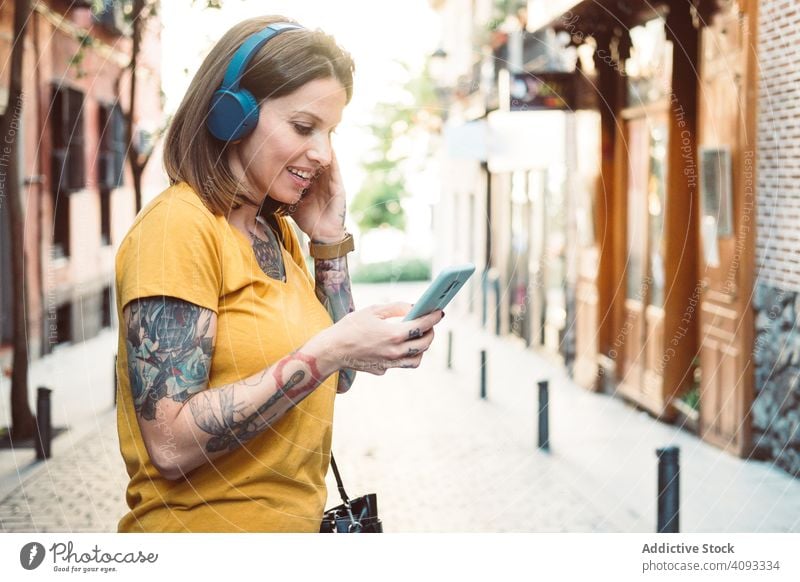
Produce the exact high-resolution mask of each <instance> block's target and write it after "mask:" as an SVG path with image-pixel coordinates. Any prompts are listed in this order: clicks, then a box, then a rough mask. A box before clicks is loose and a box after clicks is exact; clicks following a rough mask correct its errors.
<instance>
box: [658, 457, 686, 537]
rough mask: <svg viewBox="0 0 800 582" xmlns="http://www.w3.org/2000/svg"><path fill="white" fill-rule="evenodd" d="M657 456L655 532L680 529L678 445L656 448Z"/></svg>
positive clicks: (675, 531) (669, 531) (670, 531)
mask: <svg viewBox="0 0 800 582" xmlns="http://www.w3.org/2000/svg"><path fill="white" fill-rule="evenodd" d="M656 455H657V456H658V523H657V526H656V527H657V529H656V531H657V533H678V532H679V531H680V525H679V519H678V518H679V512H680V465H679V463H678V457H679V455H680V449H679V448H678V447H664V448H662V449H656Z"/></svg>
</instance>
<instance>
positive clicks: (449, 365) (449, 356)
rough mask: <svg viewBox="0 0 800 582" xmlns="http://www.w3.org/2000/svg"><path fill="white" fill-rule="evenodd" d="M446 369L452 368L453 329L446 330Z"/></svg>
mask: <svg viewBox="0 0 800 582" xmlns="http://www.w3.org/2000/svg"><path fill="white" fill-rule="evenodd" d="M447 369H448V370H452V369H453V330H452V329H448V330H447Z"/></svg>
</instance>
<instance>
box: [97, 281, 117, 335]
mask: <svg viewBox="0 0 800 582" xmlns="http://www.w3.org/2000/svg"><path fill="white" fill-rule="evenodd" d="M112 299H113V297H112V295H111V287H110V286H106V287H104V288H103V302H102V305H103V306H102V310H103V312H102V313H101V314H100V322H101V325H102V326H103V327H111V309H112V307H113V306H114V303H113V302H112Z"/></svg>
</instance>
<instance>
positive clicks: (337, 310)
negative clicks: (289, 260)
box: [314, 257, 356, 393]
mask: <svg viewBox="0 0 800 582" xmlns="http://www.w3.org/2000/svg"><path fill="white" fill-rule="evenodd" d="M314 278H315V279H316V285H315V288H314V291H315V293H316V294H317V299H319V302H320V303H322V305H324V306H325V309H327V310H328V313H329V314H330V316H331V319H333V321H334V323H335V322H337V321H339V320H340V319H341V318H343V317H344V316H345V315H347V314H348V313H351V312H352V311H354V310H355V307H354V305H353V292H352V290H351V288H350V273H349V271H348V269H347V257H339V258H337V259H326V260H322V259H317V260H316V261H314ZM355 375H356V373H355V371H354V370H351V369H349V368H343V369H342V370H341V371H340V372H339V389H338V392H339V393H342V392H347V391H348V390H349V389H350V387H351V386H352V385H353V380H354V379H355Z"/></svg>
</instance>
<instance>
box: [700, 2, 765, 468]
mask: <svg viewBox="0 0 800 582" xmlns="http://www.w3.org/2000/svg"><path fill="white" fill-rule="evenodd" d="M756 4H757V3H756V2H750V3H743V4H739V3H736V2H734V3H731V4H729V5H728V7H727V8H726V9H725V10H724V11H723V12H720V13H717V14H716V15H714V16H713V18H712V20H711V23H710V25H709V26H708V27H706V28H705V29H704V30H703V33H702V40H701V43H702V52H701V55H702V57H701V58H702V61H701V69H700V70H701V91H700V93H699V99H698V107H699V131H698V136H699V142H698V143H699V148H698V149H699V151H698V158H699V160H698V164H699V168H700V203H701V210H700V220H701V228H700V236H701V245H700V249H699V250H700V257H699V259H700V263H699V264H700V265H701V273H700V274H701V288H702V299H701V310H700V366H701V375H702V380H701V385H700V417H699V421H700V432H701V435H702V437H703V438H704V439H705V440H707V441H709V442H712V443H714V444H716V445H717V446H720V447H722V448H724V449H729V450H730V451H732V452H733V453H735V454H738V455H741V456H744V455H747V454H748V452H749V448H750V423H749V417H748V411H749V409H750V405H751V404H752V398H753V396H752V394H753V372H752V369H751V362H750V351H751V347H752V341H753V337H752V334H753V316H752V310H751V307H750V303H749V301H750V293H751V290H752V288H753V256H752V253H753V251H752V249H753V246H754V244H755V240H754V229H755V222H756V217H755V208H754V204H753V203H754V188H755V131H756V127H755V121H754V115H755V112H754V106H755V91H756V88H755V87H756V82H755V68H754V63H753V59H754V56H753V53H754V50H755V49H754V44H753V43H754V42H755V30H754V28H755V22H756V20H755V14H754V13H753V12H754V11H755V6H756ZM747 47H750V48H749V49H748V48H747Z"/></svg>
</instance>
